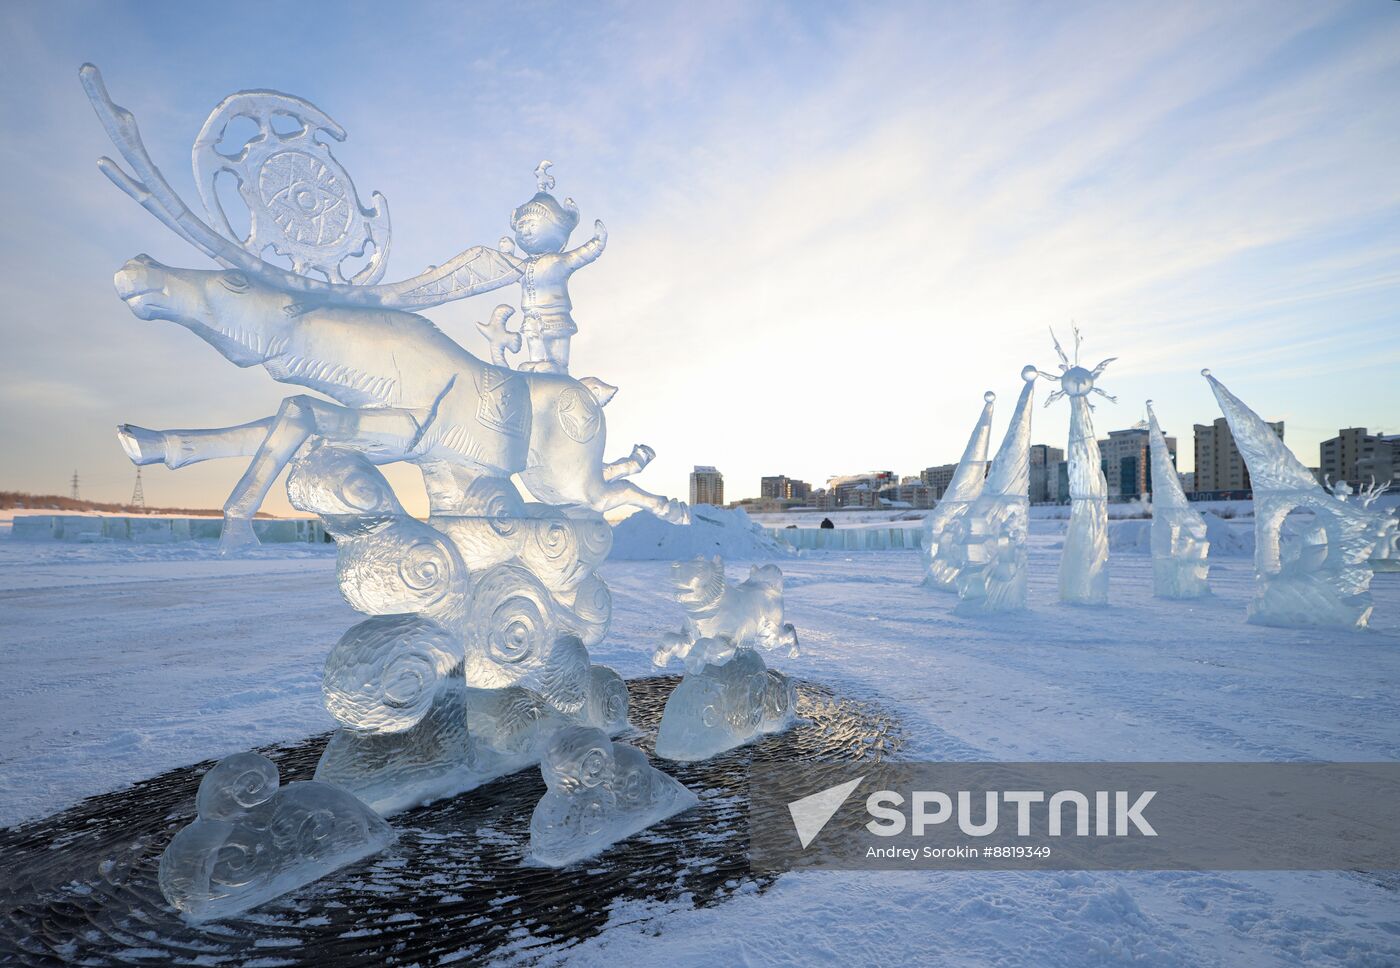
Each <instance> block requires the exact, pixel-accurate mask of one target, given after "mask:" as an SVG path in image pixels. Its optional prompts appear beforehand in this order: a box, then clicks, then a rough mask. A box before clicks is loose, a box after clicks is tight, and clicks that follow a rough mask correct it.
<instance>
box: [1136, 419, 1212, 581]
mask: <svg viewBox="0 0 1400 968" xmlns="http://www.w3.org/2000/svg"><path fill="white" fill-rule="evenodd" d="M1147 421H1148V439H1149V443H1150V447H1151V450H1152V591H1153V594H1155V595H1156V596H1157V597H1158V598H1200V597H1202V596H1203V595H1209V594H1210V586H1209V585H1207V584H1206V574H1207V572H1209V571H1210V565H1209V564H1208V563H1207V561H1206V553H1207V552H1208V551H1209V550H1210V542H1209V541H1207V540H1206V522H1205V519H1204V518H1202V517H1201V515H1200V514H1199V513H1198V512H1197V511H1196V510H1195V509H1194V508H1193V507H1191V505H1190V504H1189V503H1187V500H1186V492H1185V491H1183V490H1182V489H1181V481H1180V480H1179V479H1178V478H1177V476H1176V465H1175V464H1173V463H1172V458H1171V454H1170V453H1169V452H1168V451H1167V440H1166V438H1165V437H1163V436H1162V428H1161V427H1160V426H1158V424H1157V415H1156V414H1155V413H1153V412H1152V401H1151V400H1148V401H1147Z"/></svg>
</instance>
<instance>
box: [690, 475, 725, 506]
mask: <svg viewBox="0 0 1400 968" xmlns="http://www.w3.org/2000/svg"><path fill="white" fill-rule="evenodd" d="M690 503H691V504H713V505H714V506H715V507H719V506H720V505H722V504H723V503H724V475H723V474H721V473H720V472H719V471H717V470H716V469H715V468H713V467H708V466H703V465H700V464H696V465H695V470H693V471H691V472H690Z"/></svg>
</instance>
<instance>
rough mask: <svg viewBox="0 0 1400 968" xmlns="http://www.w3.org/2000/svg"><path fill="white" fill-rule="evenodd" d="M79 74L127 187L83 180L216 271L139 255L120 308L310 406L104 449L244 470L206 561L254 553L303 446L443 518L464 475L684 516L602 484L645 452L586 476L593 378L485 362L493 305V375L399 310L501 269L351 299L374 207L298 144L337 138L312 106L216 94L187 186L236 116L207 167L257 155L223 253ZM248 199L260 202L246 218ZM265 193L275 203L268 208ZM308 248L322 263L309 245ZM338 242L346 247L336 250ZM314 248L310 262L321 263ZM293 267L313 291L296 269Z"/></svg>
mask: <svg viewBox="0 0 1400 968" xmlns="http://www.w3.org/2000/svg"><path fill="white" fill-rule="evenodd" d="M81 79H82V82H83V86H84V88H85V89H86V90H87V93H88V97H89V99H90V100H91V102H92V104H93V106H94V108H95V109H96V111H97V114H98V117H99V118H100V119H101V121H102V123H103V124H104V126H105V127H106V129H107V131H108V134H109V135H110V136H111V138H112V141H113V143H114V144H115V145H116V147H117V149H118V150H119V151H120V153H121V155H122V156H123V157H124V158H125V159H126V161H127V163H128V164H129V165H130V166H131V169H132V173H133V174H127V173H126V172H125V171H123V170H122V169H121V168H119V167H118V166H117V165H116V163H115V162H113V161H112V160H111V159H109V158H103V159H102V160H101V161H100V162H99V168H100V169H101V170H102V172H103V173H104V174H105V175H107V177H108V178H110V179H111V180H112V181H113V182H114V183H115V184H116V185H117V186H118V187H119V188H121V189H122V190H123V191H125V192H126V193H127V194H128V195H130V196H131V197H132V198H133V199H135V200H136V201H137V202H139V203H140V204H141V205H142V206H143V207H144V208H145V209H146V210H147V211H149V212H150V213H151V214H152V215H154V216H155V217H156V218H157V219H159V220H160V222H161V223H162V224H164V225H166V226H167V227H168V228H170V229H171V230H172V231H174V232H175V233H176V234H177V235H179V236H180V237H181V238H182V239H184V240H185V241H187V242H189V243H190V244H191V245H193V246H195V247H196V248H198V249H199V250H200V251H202V252H204V253H205V254H206V255H208V256H210V257H211V258H213V259H214V260H215V261H216V262H218V263H220V264H221V265H222V266H223V267H224V268H223V269H220V270H196V269H179V268H171V267H169V266H164V265H161V264H160V263H158V262H156V261H155V260H153V259H151V258H150V257H148V256H145V255H140V256H137V257H136V258H134V259H132V260H130V261H129V262H127V263H126V265H125V266H123V267H122V268H121V270H119V271H118V272H117V274H116V277H115V279H114V282H115V285H116V288H117V293H118V295H119V296H120V297H121V299H122V300H123V301H124V302H125V303H126V304H127V306H128V307H129V308H130V309H131V311H132V313H134V314H135V315H136V316H137V317H138V318H141V319H165V320H170V321H172V322H175V323H178V324H179V325H181V326H184V327H185V328H187V329H189V330H190V331H191V332H193V333H194V334H195V335H197V336H199V337H200V338H201V339H203V340H204V341H205V342H207V343H209V344H210V345H211V346H213V347H214V348H215V349H216V350H217V351H218V352H219V353H220V354H221V355H222V356H224V357H225V358H226V359H228V360H229V361H230V362H232V363H234V364H235V365H237V366H240V367H248V366H262V367H263V368H264V369H265V370H266V371H267V372H268V374H269V375H271V376H272V378H273V379H274V380H276V381H278V382H280V383H289V384H293V385H296V386H302V387H305V388H307V389H308V390H313V391H316V392H318V393H321V394H324V395H325V396H326V397H329V398H330V400H324V399H321V398H319V397H314V396H311V395H309V394H298V395H296V396H291V397H288V398H286V399H285V400H284V401H283V402H282V406H281V407H280V408H279V409H278V412H277V413H276V415H274V416H271V417H267V418H264V419H261V420H256V421H253V422H252V423H248V424H243V425H241V426H237V427H224V428H218V429H210V430H170V431H153V430H145V429H143V428H139V427H135V426H132V425H129V424H127V425H123V426H122V427H121V428H119V431H118V433H119V437H120V439H121V441H122V445H123V447H124V448H125V449H126V451H127V454H128V455H129V456H130V457H131V459H132V460H133V461H135V462H136V463H138V464H149V463H156V462H163V463H165V464H166V465H168V466H170V467H172V468H174V467H182V466H185V465H187V464H191V463H195V462H197V461H204V460H210V459H215V458H222V457H251V458H252V462H251V463H250V464H249V467H248V469H247V471H246V472H245V473H244V474H243V477H242V479H241V480H240V481H239V482H238V484H237V486H236V487H235V488H234V490H233V493H232V494H231V495H230V496H229V499H228V501H227V503H226V504H225V505H224V528H223V534H222V536H221V539H220V547H221V550H222V551H224V552H225V553H228V552H232V551H237V550H238V549H240V548H242V547H245V546H248V545H249V544H256V540H257V539H256V538H255V537H254V535H253V530H252V517H253V515H254V513H255V512H256V511H257V509H258V508H259V506H260V505H261V504H262V501H263V499H264V498H265V497H266V495H267V492H268V490H269V489H270V488H271V486H272V483H273V482H274V481H275V480H276V478H277V475H278V474H279V473H280V471H281V470H282V468H283V467H285V466H286V464H287V463H288V462H289V461H290V460H291V459H292V458H293V457H294V456H295V455H296V453H297V452H298V451H299V450H300V449H301V448H302V447H303V446H304V445H306V444H307V442H308V441H310V440H312V439H315V438H324V439H326V440H330V441H334V442H335V443H336V444H337V445H338V446H342V447H349V448H352V449H355V450H358V451H360V452H362V453H364V454H365V455H366V456H368V457H369V459H370V460H371V461H373V462H374V463H377V464H386V463H391V462H395V461H407V462H411V463H413V464H415V465H417V466H418V468H419V469H420V470H421V472H422V474H423V476H424V481H425V484H426V485H427V490H428V495H429V500H430V502H431V504H432V505H433V510H434V512H438V513H451V512H452V510H453V502H454V499H455V498H456V497H457V496H459V495H460V494H461V493H462V491H463V489H464V488H465V487H466V486H467V484H468V483H469V482H470V481H471V480H472V479H474V478H476V477H479V476H493V477H509V476H510V475H512V474H518V475H520V479H521V480H522V481H523V482H524V484H525V486H526V487H527V488H528V489H529V490H530V492H531V493H532V494H534V495H535V496H536V497H537V498H538V499H540V500H543V501H547V502H550V503H555V504H581V505H585V506H587V507H590V508H592V509H594V510H596V511H607V510H610V509H612V508H616V507H621V506H635V507H639V508H643V509H646V510H649V511H651V512H653V513H655V514H657V515H658V516H660V517H663V518H665V519H667V520H670V521H673V522H684V521H687V520H688V519H689V510H688V508H687V507H686V506H685V504H683V503H682V502H679V501H675V500H668V499H667V498H664V497H661V496H658V495H655V494H650V493H648V492H647V491H644V490H642V489H641V488H639V487H637V486H636V485H634V484H632V483H630V482H628V481H626V480H623V479H622V478H624V477H626V476H628V475H630V474H635V473H637V472H638V471H640V470H641V469H642V468H643V467H645V466H646V464H647V463H648V462H649V461H650V460H651V458H652V457H653V456H654V452H653V451H652V450H651V448H649V447H646V446H643V445H638V446H637V447H635V448H633V451H632V454H631V456H630V457H628V458H626V459H623V460H618V461H613V462H611V463H604V461H603V448H604V444H605V442H606V424H605V421H604V417H603V412H602V407H603V405H605V404H606V403H607V402H608V400H609V399H610V398H611V396H612V394H613V393H614V392H615V389H616V388H614V387H611V386H609V385H608V384H606V383H604V382H603V381H601V380H597V379H593V378H585V379H583V380H575V379H573V378H572V377H570V376H568V375H566V374H555V373H522V372H517V371H514V370H511V369H509V368H508V367H507V366H504V365H500V364H504V362H505V355H504V351H505V348H507V347H508V346H509V345H510V343H511V342H512V337H513V336H514V335H515V334H512V333H511V332H510V331H509V330H508V329H507V328H506V326H505V318H506V316H507V315H508V309H505V308H503V307H498V309H497V311H496V313H495V314H493V318H492V322H491V324H489V325H487V326H484V327H483V328H484V329H485V330H486V332H487V335H488V338H489V339H490V341H491V344H492V357H493V360H494V363H486V362H484V361H482V360H480V359H478V358H477V357H475V356H473V355H472V354H471V353H469V352H467V351H466V350H465V349H463V348H462V347H461V346H459V345H458V344H457V343H456V342H455V341H453V340H452V339H451V338H449V337H448V336H447V335H446V334H444V333H443V332H442V331H440V330H439V329H438V328H437V327H436V326H434V325H433V324H432V323H431V322H430V321H429V320H428V319H426V318H425V317H423V316H420V315H417V314H416V313H413V312H410V311H408V310H411V309H421V308H427V307H431V306H435V305H440V304H442V303H445V302H448V301H450V300H453V299H460V298H464V297H466V296H470V295H474V294H476V293H481V292H486V291H488V290H490V289H494V288H498V287H500V286H502V285H507V284H509V283H511V282H514V281H515V280H516V279H517V278H519V274H520V273H519V270H518V268H517V266H516V262H515V260H514V259H513V258H512V257H511V256H510V255H509V254H507V253H503V252H500V251H498V250H494V249H488V248H485V247H481V246H477V247H473V248H470V249H467V250H466V251H464V252H463V253H461V254H460V255H458V256H457V257H455V258H454V259H452V260H450V261H449V262H447V263H445V264H444V265H442V266H440V267H437V268H433V269H429V270H428V271H427V272H424V273H422V274H421V275H419V276H415V277H413V278H411V279H408V280H405V281H403V282H399V283H393V284H389V285H375V284H370V283H375V282H377V281H378V278H379V276H380V275H382V272H383V268H384V266H383V257H384V256H385V255H386V254H387V250H388V225H387V210H386V208H385V206H384V202H383V199H382V198H381V197H380V196H378V195H376V196H374V200H375V206H374V207H373V208H369V209H366V208H364V207H362V206H361V205H360V204H359V201H358V199H357V198H356V197H355V195H354V188H353V186H352V185H350V182H349V178H348V176H346V175H344V172H343V169H340V168H339V165H338V164H337V163H336V162H335V161H334V159H333V158H331V157H330V154H329V151H328V149H327V148H326V146H325V145H324V144H322V143H320V142H317V141H314V140H313V139H312V137H311V132H313V131H314V130H316V129H319V130H323V131H327V132H329V133H330V134H331V136H332V137H335V138H336V139H337V140H340V139H343V138H344V132H343V131H340V130H339V128H338V126H336V125H335V123H334V122H333V121H330V119H329V118H327V117H326V116H325V115H323V114H321V113H320V112H319V111H318V110H316V109H315V108H314V107H313V106H311V105H309V104H307V102H304V101H301V100H300V99H297V98H291V97H289V96H287V95H279V94H275V93H273V92H245V93H243V94H237V95H233V96H232V97H230V98H228V99H226V100H225V102H224V103H223V104H221V105H220V106H219V108H216V110H215V113H214V114H213V115H211V117H210V119H209V122H208V123H206V125H205V128H204V131H203V132H202V133H201V135H200V139H199V140H198V141H196V146H195V149H196V174H197V176H198V175H199V173H200V172H199V168H200V165H199V158H200V151H201V148H202V147H204V148H207V149H209V150H211V151H212V150H213V145H214V144H215V143H216V142H217V141H218V140H219V139H220V138H221V137H222V133H223V128H224V126H225V125H226V124H227V122H228V121H229V120H231V118H232V117H234V116H240V115H241V116H249V117H253V118H254V120H256V121H258V122H259V124H260V126H261V128H262V130H261V131H260V133H259V134H258V135H257V136H256V137H254V139H252V141H250V142H249V143H248V144H247V145H245V147H244V148H243V150H242V153H241V154H240V155H239V156H226V155H219V156H217V158H218V160H216V161H215V164H216V165H217V164H224V163H225V162H226V161H228V160H229V159H232V160H233V161H239V160H242V161H247V160H248V156H249V155H250V152H251V153H252V154H254V155H256V154H257V153H258V152H259V151H260V152H261V162H260V164H261V168H260V169H259V170H258V171H256V172H253V173H252V174H253V175H262V176H264V177H262V178H260V179H258V180H257V182H256V183H255V184H253V185H252V186H251V187H250V185H249V182H250V181H254V179H253V178H252V177H248V173H247V172H239V175H240V177H239V190H240V193H241V194H243V195H244V197H245V198H248V199H249V201H250V206H249V207H250V209H251V210H252V211H253V212H254V224H253V228H252V229H251V231H250V233H249V236H248V237H247V238H246V239H244V240H242V241H241V242H236V241H234V239H233V238H232V236H233V235H234V233H233V232H232V230H231V229H230V228H229V227H228V222H227V219H226V218H223V217H222V210H221V209H219V207H218V203H217V202H215V201H212V200H211V199H212V198H213V194H212V179H208V180H206V181H203V182H201V185H200V187H201V193H202V194H204V195H205V203H206V208H208V209H209V210H210V213H211V220H212V221H215V222H222V223H223V225H224V228H225V230H226V233H227V234H221V233H220V232H219V231H216V230H214V229H213V228H211V227H210V226H209V225H208V224H207V223H206V222H204V221H203V220H201V219H199V218H198V217H197V216H195V215H194V214H193V212H191V210H190V209H189V207H188V206H186V205H185V203H184V202H183V201H182V200H181V199H180V197H179V196H178V195H177V194H176V193H175V191H174V190H173V189H172V188H171V187H170V185H169V183H167V182H166V180H165V178H164V177H163V176H162V175H161V173H160V171H159V170H158V169H157V168H156V166H155V164H154V163H153V162H152V161H151V159H150V156H149V154H148V153H147V151H146V148H145V146H144V145H143V144H142V142H141V137H140V133H139V131H138V130H137V127H136V120H135V118H134V117H133V116H132V115H131V114H130V112H128V111H126V110H125V109H123V108H121V107H119V106H117V105H116V104H114V103H113V102H112V100H111V98H110V97H109V96H108V94H107V91H106V89H105V87H104V86H103V83H102V78H101V75H100V74H99V73H98V71H97V69H96V68H95V67H93V66H92V65H85V66H84V67H83V68H82V71H81ZM274 114H277V115H282V116H283V117H286V116H288V115H290V116H291V117H293V118H294V119H295V120H296V121H298V122H300V124H301V128H300V130H298V131H294V132H292V133H291V134H283V133H279V131H278V130H277V129H276V128H274V126H273V124H272V118H273V115H274ZM230 170H232V169H230ZM269 173H270V175H271V176H273V177H271V178H269V177H267V176H268V175H269ZM269 184H271V190H269ZM206 187H208V188H209V191H206V190H205V189H206ZM250 191H251V192H255V193H256V192H262V193H263V194H262V198H261V201H262V202H263V203H265V204H264V207H263V208H262V209H259V208H258V207H257V206H256V204H255V203H257V202H258V199H257V198H249V194H248V193H249V192H250ZM270 195H276V196H278V197H276V198H273V199H272V200H271V203H269V196H270ZM277 204H280V205H282V206H283V209H282V210H281V211H278V210H277V209H276V208H275V205H277ZM260 211H261V213H262V215H263V216H264V223H263V224H262V225H261V226H260V225H259V224H258V214H259V212H260ZM288 213H290V214H288ZM357 215H358V219H359V221H358V223H357V224H356V216H357ZM298 219H301V220H302V221H301V222H298V221H297V220H298ZM356 228H358V229H359V232H360V237H359V238H358V239H357V238H354V237H353V236H354V235H355V232H354V229H356ZM279 230H280V234H279ZM336 232H339V235H336V234H335V233H336ZM268 236H273V241H272V242H268V241H267V237H268ZM328 236H333V237H332V238H331V241H332V242H336V243H338V248H337V247H336V246H332V245H329V244H328V243H327V242H326V241H325V240H326V238H327V237H328ZM346 236H351V239H350V241H349V242H348V243H347V242H345V237H346ZM267 244H270V245H272V246H273V248H274V249H275V250H276V251H278V252H280V253H281V254H283V255H287V256H288V257H289V258H291V260H292V263H293V270H296V271H292V272H289V271H287V270H285V269H282V268H280V267H278V266H276V265H273V264H271V263H268V262H266V261H264V260H263V259H262V257H261V252H262V250H263V246H264V245H267ZM328 249H331V250H332V251H330V254H329V256H327V257H325V258H321V256H323V255H325V253H326V251H327V250H328ZM367 251H372V252H373V255H372V256H371V258H370V260H369V262H368V264H367V265H366V266H365V268H364V269H362V270H361V271H360V273H357V274H356V275H355V276H354V277H352V278H351V279H349V280H347V281H345V282H335V281H332V280H333V279H334V278H335V276H336V275H338V274H340V269H339V266H340V263H341V261H342V260H344V259H345V258H346V257H347V256H361V255H364V254H365V253H366V252H367ZM318 259H319V261H318ZM310 270H315V271H319V272H321V274H323V275H325V276H326V281H321V280H319V279H316V278H313V277H311V276H310V275H309V274H306V273H307V272H308V271H310ZM341 278H342V279H344V276H343V275H342V276H341ZM516 339H517V340H518V337H516ZM516 346H517V347H518V342H516ZM331 401H334V402H331Z"/></svg>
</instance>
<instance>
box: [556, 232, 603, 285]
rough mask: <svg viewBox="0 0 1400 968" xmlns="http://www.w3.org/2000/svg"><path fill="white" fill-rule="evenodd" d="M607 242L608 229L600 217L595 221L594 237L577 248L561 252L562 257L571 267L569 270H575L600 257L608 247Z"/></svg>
mask: <svg viewBox="0 0 1400 968" xmlns="http://www.w3.org/2000/svg"><path fill="white" fill-rule="evenodd" d="M607 244H608V230H607V229H606V228H604V226H603V222H602V220H601V219H599V220H598V221H596V222H594V223H593V238H591V239H589V240H588V241H587V242H585V243H583V245H581V246H579V247H578V248H577V249H570V250H569V251H568V252H564V253H561V257H562V258H563V260H564V263H565V265H567V266H568V267H569V271H570V272H573V271H574V270H575V269H581V268H583V267H584V266H586V265H588V263H590V262H592V261H593V260H594V259H596V258H598V256H600V255H602V254H603V249H605V248H606V247H607Z"/></svg>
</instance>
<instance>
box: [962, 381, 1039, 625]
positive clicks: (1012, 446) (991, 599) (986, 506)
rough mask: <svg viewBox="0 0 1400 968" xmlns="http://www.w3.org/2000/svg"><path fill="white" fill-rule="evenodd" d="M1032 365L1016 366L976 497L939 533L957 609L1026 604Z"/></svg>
mask: <svg viewBox="0 0 1400 968" xmlns="http://www.w3.org/2000/svg"><path fill="white" fill-rule="evenodd" d="M1037 375H1038V373H1037V371H1036V368H1035V367H1034V366H1026V367H1025V368H1024V369H1022V370H1021V379H1022V380H1023V381H1025V386H1023V387H1022V388H1021V395H1020V396H1019V397H1018V398H1017V400H1016V409H1015V410H1014V411H1013V412H1012V414H1011V423H1010V424H1009V425H1008V426H1007V428H1006V436H1005V437H1004V438H1002V442H1001V446H1000V447H999V448H997V454H996V457H995V458H993V460H992V466H991V470H990V471H989V472H988V474H987V481H986V484H985V485H984V486H983V488H982V493H981V494H979V495H978V496H977V499H976V500H974V501H973V502H972V504H971V505H970V506H969V507H968V508H967V509H966V510H964V511H963V512H962V513H961V514H959V515H958V516H957V517H955V518H954V519H953V520H952V521H951V522H950V523H949V525H948V527H947V529H946V530H945V531H944V533H943V541H942V544H941V545H940V548H939V555H940V557H941V558H943V559H944V560H945V561H946V562H947V564H948V571H949V572H951V573H952V575H953V576H954V581H955V583H956V585H957V590H958V598H959V602H958V606H957V609H956V611H957V612H958V613H959V614H978V613H986V612H1009V611H1016V610H1019V609H1024V608H1025V607H1026V535H1027V533H1028V527H1029V519H1030V496H1029V492H1030V449H1031V400H1032V398H1033V397H1034V395H1035V379H1036V376H1037Z"/></svg>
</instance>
